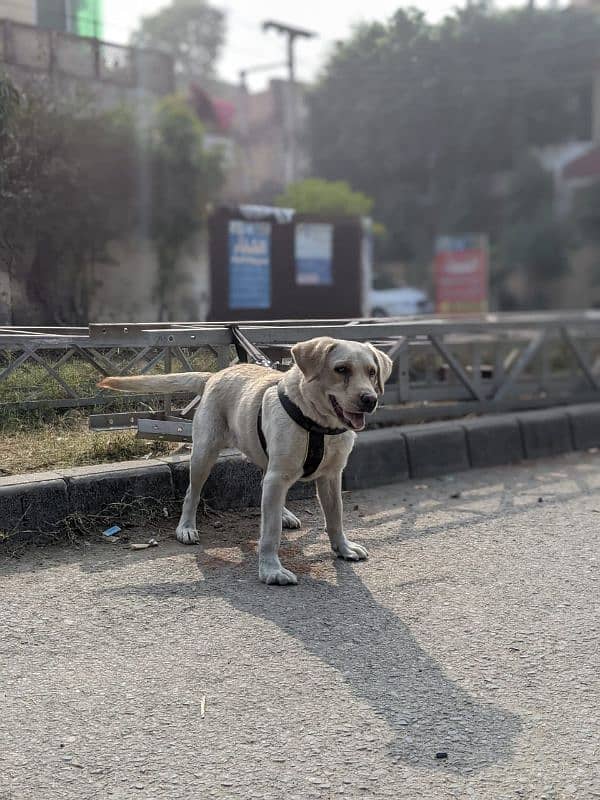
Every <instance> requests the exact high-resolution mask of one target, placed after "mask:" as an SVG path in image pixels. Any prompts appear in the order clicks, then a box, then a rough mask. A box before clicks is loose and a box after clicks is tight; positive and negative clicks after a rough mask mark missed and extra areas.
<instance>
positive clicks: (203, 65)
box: [131, 0, 225, 78]
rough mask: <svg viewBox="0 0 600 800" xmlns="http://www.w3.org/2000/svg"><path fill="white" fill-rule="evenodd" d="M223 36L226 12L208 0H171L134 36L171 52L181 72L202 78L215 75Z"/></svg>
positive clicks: (137, 40) (139, 43) (145, 20)
mask: <svg viewBox="0 0 600 800" xmlns="http://www.w3.org/2000/svg"><path fill="white" fill-rule="evenodd" d="M224 39H225V15H224V14H223V12H222V11H221V10H220V9H219V8H216V7H215V6H213V5H211V4H210V3H208V2H207V0H171V4H170V5H168V6H165V7H164V8H161V10H160V11H157V12H156V14H152V15H150V16H146V17H143V18H142V21H141V24H140V27H139V30H137V31H136V32H135V33H134V34H133V36H132V37H131V41H132V44H133V45H135V46H137V47H153V48H156V49H158V50H163V51H165V52H168V53H170V54H171V55H172V56H173V57H174V59H175V69H176V71H177V72H178V73H180V74H183V75H185V76H187V77H202V78H206V77H209V76H211V75H213V73H214V68H215V63H216V61H217V58H218V56H219V52H220V50H221V47H222V45H223V42H224Z"/></svg>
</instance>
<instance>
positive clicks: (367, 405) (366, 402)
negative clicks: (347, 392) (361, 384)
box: [360, 392, 377, 414]
mask: <svg viewBox="0 0 600 800" xmlns="http://www.w3.org/2000/svg"><path fill="white" fill-rule="evenodd" d="M360 405H361V407H362V410H363V411H366V412H367V413H368V414H369V413H370V412H371V411H373V409H374V408H375V406H376V405H377V395H376V394H371V392H363V394H361V396H360Z"/></svg>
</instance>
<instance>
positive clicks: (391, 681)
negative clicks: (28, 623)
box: [127, 538, 520, 773]
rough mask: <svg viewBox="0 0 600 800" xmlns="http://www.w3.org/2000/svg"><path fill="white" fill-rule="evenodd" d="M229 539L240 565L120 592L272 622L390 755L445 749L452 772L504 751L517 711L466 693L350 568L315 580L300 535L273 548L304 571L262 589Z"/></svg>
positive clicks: (219, 565) (432, 755) (428, 764)
mask: <svg viewBox="0 0 600 800" xmlns="http://www.w3.org/2000/svg"><path fill="white" fill-rule="evenodd" d="M219 544H221V545H223V541H222V539H221V541H220V542H218V541H217V540H216V539H215V541H214V543H213V542H211V541H207V542H206V547H207V549H209V550H210V549H211V547H215V546H216V547H217V549H218V545H219ZM229 544H233V542H230V543H229ZM235 544H236V545H237V547H238V548H240V549H241V551H242V553H243V561H242V562H241V563H240V561H239V560H236V562H235V564H234V563H232V562H231V561H229V560H227V559H226V558H219V557H216V558H215V557H214V556H212V555H209V554H208V553H201V554H199V555H198V557H197V560H198V567H199V570H200V571H201V572H202V574H203V580H202V581H199V582H198V583H197V584H192V585H190V584H186V585H185V586H179V591H178V584H176V583H160V584H155V585H146V586H138V587H129V588H128V589H127V592H128V593H129V592H134V593H140V594H144V595H147V596H148V595H149V596H154V597H160V598H161V599H164V597H165V595H170V596H173V595H177V594H179V595H180V594H181V592H183V593H184V594H185V595H186V596H187V597H190V596H193V597H195V598H201V597H202V596H211V597H214V596H217V597H220V598H223V599H225V600H227V601H228V602H229V603H230V604H231V606H232V607H233V608H235V609H238V610H240V611H243V612H245V613H247V614H251V615H253V616H255V617H259V618H261V619H263V620H268V621H269V622H271V623H273V624H275V625H277V626H278V627H279V628H280V629H281V630H282V631H284V632H285V633H286V634H288V635H289V636H293V637H294V638H295V639H296V640H298V641H299V642H301V643H302V645H303V646H304V647H305V648H306V650H307V651H308V652H310V653H312V654H313V655H314V656H315V657H317V658H318V659H320V660H321V661H322V662H323V663H325V664H326V665H327V666H329V667H332V668H333V669H335V670H337V671H338V673H340V675H342V676H343V678H344V680H345V681H346V683H347V685H348V687H349V690H350V692H351V693H352V694H353V695H354V696H356V697H357V698H359V699H361V700H363V701H365V702H366V703H368V705H369V706H370V707H371V708H372V709H373V711H374V712H375V713H376V714H377V715H378V716H379V717H380V718H382V719H383V720H385V722H386V723H387V725H388V726H389V728H390V729H391V731H392V732H393V738H392V741H391V743H390V745H389V747H390V757H391V758H392V759H393V760H394V761H397V762H401V763H405V764H411V765H413V766H418V767H425V768H439V764H440V761H439V760H438V759H436V754H437V753H447V754H448V758H447V760H446V759H445V760H444V763H445V764H446V766H447V768H448V769H451V770H454V771H456V772H459V773H461V772H466V771H468V772H473V771H475V770H478V769H482V768H484V767H487V766H490V765H492V764H494V763H497V762H501V761H503V760H505V759H508V758H509V757H510V755H511V752H512V746H513V741H514V739H515V737H516V735H517V734H518V732H519V730H520V723H519V719H518V717H516V716H515V715H512V714H510V713H508V712H506V711H504V710H502V709H500V708H498V707H495V706H493V705H491V704H487V703H482V702H480V701H478V700H476V699H475V698H474V697H472V696H470V695H469V693H468V692H467V691H466V690H465V689H463V688H462V687H461V686H459V685H458V684H457V683H456V682H454V681H453V680H452V679H451V678H450V677H449V676H448V675H446V674H445V672H444V670H443V668H442V667H441V666H440V665H439V664H438V663H437V662H436V661H435V660H434V659H433V658H432V657H431V656H430V655H428V653H427V652H425V651H424V650H423V649H422V647H420V645H419V643H418V642H417V640H416V639H415V637H414V636H413V634H412V633H411V630H410V628H409V627H408V625H406V624H405V623H403V622H402V620H401V619H399V618H398V617H397V616H396V614H394V613H393V612H392V611H390V610H389V609H387V608H386V607H385V606H383V605H381V604H380V603H378V602H377V600H376V599H375V598H374V596H373V595H372V594H371V592H370V591H369V589H368V588H367V587H366V586H365V585H364V583H363V582H362V581H361V579H360V576H359V573H360V566H356V565H354V564H349V563H345V562H342V561H339V560H335V561H334V564H335V572H336V579H337V580H336V581H335V582H333V583H332V582H330V581H329V580H323V579H321V578H320V577H319V569H318V568H317V569H316V570H315V569H312V568H311V569H310V571H308V570H306V564H307V563H310V561H311V559H307V558H306V556H305V555H301V548H302V538H300V539H296V541H295V542H294V546H293V548H292V549H291V550H290V551H288V553H287V554H286V553H285V551H284V550H282V559H283V560H284V563H286V564H287V565H288V566H290V568H292V569H298V568H299V567H300V565H301V563H302V561H304V565H305V566H304V570H299V571H305V570H306V573H308V574H303V575H302V576H301V583H300V585H299V586H297V587H291V588H281V587H266V586H264V585H262V584H258V582H256V578H255V576H256V568H257V563H256V552H255V550H256V542H249V541H247V540H246V541H243V542H242V541H240V540H238V541H236V542H235ZM217 551H218V550H217ZM238 552H239V550H238ZM319 562H320V563H321V564H322V562H323V559H322V557H321V558H317V559H313V563H312V566H313V567H315V566H316V567H318V566H319ZM329 572H331V570H330V569H329ZM315 573H316V576H315ZM242 577H244V578H246V577H247V578H248V580H240V578H242Z"/></svg>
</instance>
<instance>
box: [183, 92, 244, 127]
mask: <svg viewBox="0 0 600 800" xmlns="http://www.w3.org/2000/svg"><path fill="white" fill-rule="evenodd" d="M190 102H191V104H192V106H193V108H194V111H195V112H196V114H197V115H198V117H199V118H200V119H201V120H202V122H207V123H209V124H211V123H212V124H213V125H215V126H216V128H217V129H218V131H219V132H220V133H227V132H228V131H229V130H230V129H231V125H232V123H233V117H234V115H235V106H234V105H233V103H230V102H228V101H227V100H219V99H217V98H214V97H211V96H210V95H209V94H208V92H206V91H205V90H204V89H203V88H202V87H201V86H199V85H198V84H197V83H193V84H191V86H190Z"/></svg>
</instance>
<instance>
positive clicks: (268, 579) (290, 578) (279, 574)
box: [258, 559, 298, 586]
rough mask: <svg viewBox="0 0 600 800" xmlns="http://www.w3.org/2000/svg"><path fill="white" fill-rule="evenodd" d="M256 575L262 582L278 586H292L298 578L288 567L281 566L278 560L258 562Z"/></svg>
mask: <svg viewBox="0 0 600 800" xmlns="http://www.w3.org/2000/svg"><path fill="white" fill-rule="evenodd" d="M258 577H259V578H260V579H261V581H262V582H263V583H266V584H268V585H272V584H274V585H278V586H294V585H295V584H297V583H298V578H297V577H296V576H295V575H294V573H293V572H290V570H289V569H286V568H285V567H283V566H282V565H281V563H280V561H279V559H278V560H277V562H269V563H266V564H260V565H259V567H258Z"/></svg>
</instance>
